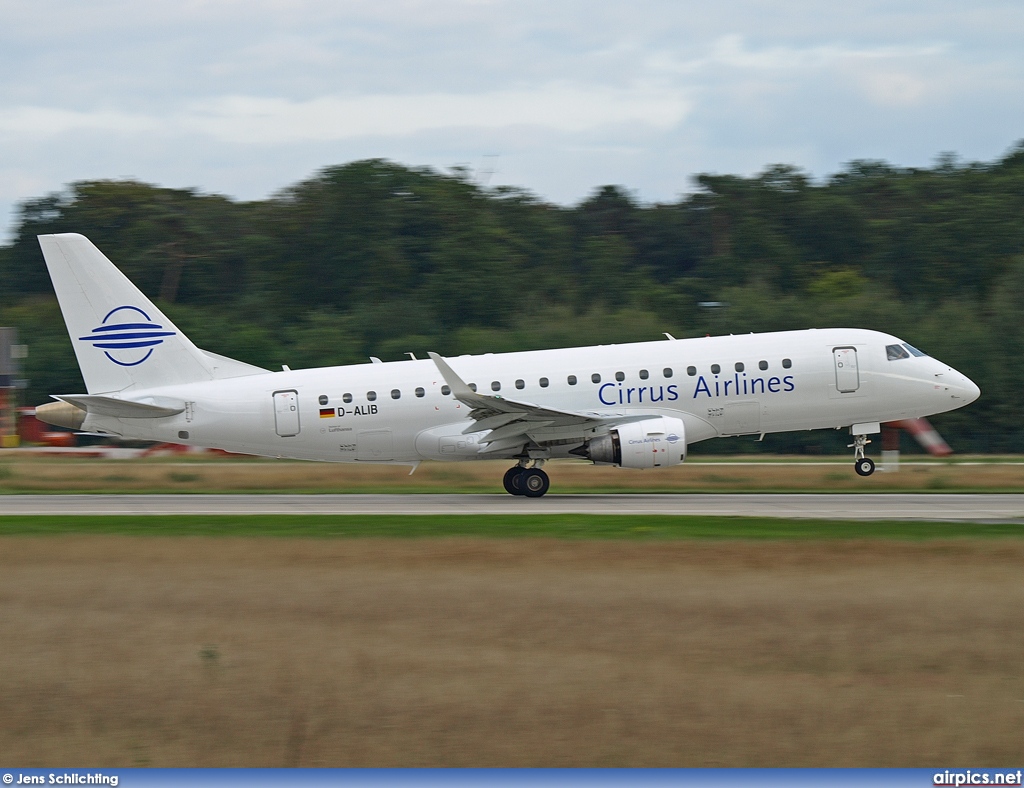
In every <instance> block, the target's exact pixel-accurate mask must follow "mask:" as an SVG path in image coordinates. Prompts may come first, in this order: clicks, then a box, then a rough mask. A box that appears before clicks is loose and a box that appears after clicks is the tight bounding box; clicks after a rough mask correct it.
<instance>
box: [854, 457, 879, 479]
mask: <svg viewBox="0 0 1024 788" xmlns="http://www.w3.org/2000/svg"><path fill="white" fill-rule="evenodd" d="M853 469H854V470H855V471H857V475H858V476H870V475H871V474H873V473H874V472H875V463H874V460H872V459H871V458H869V457H861V458H860V459H859V460H857V461H856V462H855V463H854V464H853Z"/></svg>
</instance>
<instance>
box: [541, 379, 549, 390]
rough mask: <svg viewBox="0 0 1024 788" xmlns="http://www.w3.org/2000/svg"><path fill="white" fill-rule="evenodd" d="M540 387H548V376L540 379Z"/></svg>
mask: <svg viewBox="0 0 1024 788" xmlns="http://www.w3.org/2000/svg"><path fill="white" fill-rule="evenodd" d="M540 387H541V388H542V389H546V388H547V387H548V379H547V378H541V379H540Z"/></svg>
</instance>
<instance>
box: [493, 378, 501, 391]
mask: <svg viewBox="0 0 1024 788" xmlns="http://www.w3.org/2000/svg"><path fill="white" fill-rule="evenodd" d="M491 391H501V383H499V382H498V381H496V380H492V381H491Z"/></svg>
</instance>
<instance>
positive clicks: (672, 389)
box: [668, 383, 679, 402]
mask: <svg viewBox="0 0 1024 788" xmlns="http://www.w3.org/2000/svg"><path fill="white" fill-rule="evenodd" d="M677 399H679V389H678V388H677V386H676V384H675V383H673V384H672V385H671V386H669V387H668V401H669V402H675V401H676V400H677Z"/></svg>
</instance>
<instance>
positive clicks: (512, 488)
mask: <svg viewBox="0 0 1024 788" xmlns="http://www.w3.org/2000/svg"><path fill="white" fill-rule="evenodd" d="M541 462H542V461H541V460H536V461H534V462H533V464H532V466H531V467H527V466H526V465H524V464H522V463H520V464H519V465H516V466H515V467H513V468H509V469H508V470H507V471H505V478H504V479H502V483H503V484H504V485H505V491H506V492H508V493H509V494H511V495H525V496H526V497H527V498H540V497H541V496H542V495H543V494H544V493H546V492H547V491H548V488H549V487H550V486H551V480H550V479H548V475H547V474H546V473H544V471H542V470H541V469H540V463H541Z"/></svg>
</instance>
